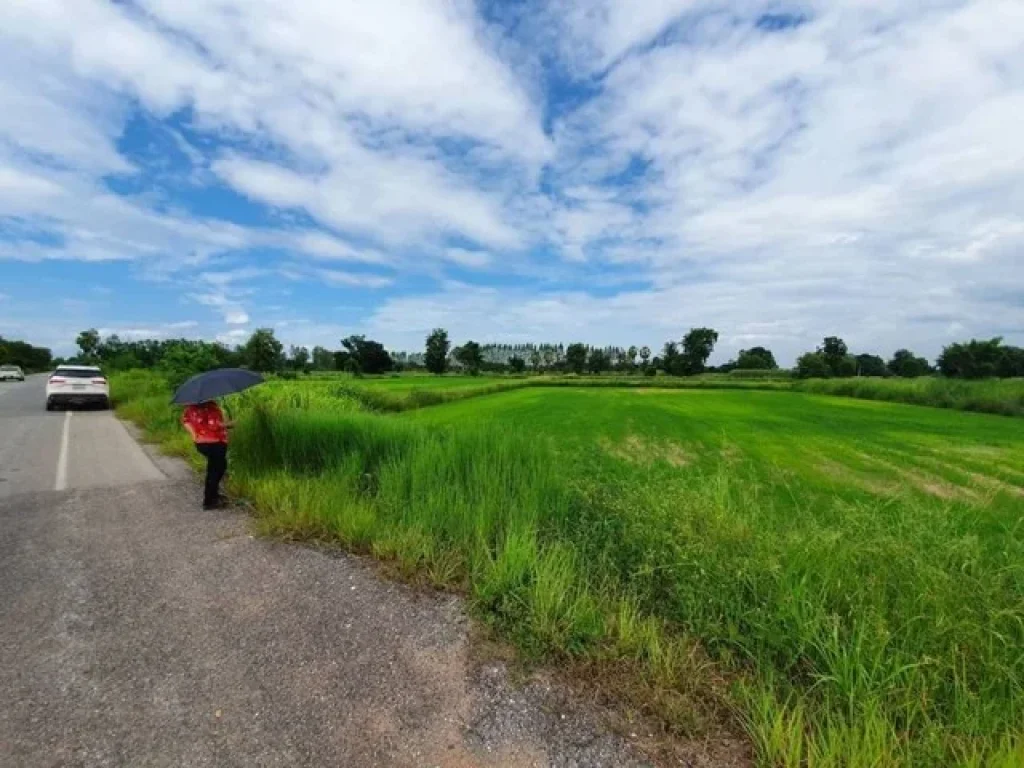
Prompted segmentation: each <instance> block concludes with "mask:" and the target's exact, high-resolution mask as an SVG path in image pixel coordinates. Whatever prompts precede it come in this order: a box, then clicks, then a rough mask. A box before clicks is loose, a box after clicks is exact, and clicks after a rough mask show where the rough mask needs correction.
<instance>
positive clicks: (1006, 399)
mask: <svg viewBox="0 0 1024 768" xmlns="http://www.w3.org/2000/svg"><path fill="white" fill-rule="evenodd" d="M793 388H794V389H796V390H798V391H800V392H812V393H816V394H821V395H837V396H842V397H856V398H860V399H862V400H888V401H890V402H898V403H909V404H911V405H927V406H932V407H934V408H953V409H956V410H959V411H979V412H982V413H995V414H1000V415H1003V416H1024V379H987V380H982V381H967V380H964V379H946V378H941V377H938V376H925V377H921V378H917V379H876V378H864V377H861V378H854V379H807V380H798V381H794V382H793Z"/></svg>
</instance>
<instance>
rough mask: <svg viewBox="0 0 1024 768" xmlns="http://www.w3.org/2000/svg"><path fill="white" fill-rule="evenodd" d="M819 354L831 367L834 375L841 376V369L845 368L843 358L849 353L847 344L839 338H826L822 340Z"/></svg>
mask: <svg viewBox="0 0 1024 768" xmlns="http://www.w3.org/2000/svg"><path fill="white" fill-rule="evenodd" d="M818 352H819V353H820V354H821V356H822V357H823V358H824V360H825V364H826V365H827V366H828V367H829V370H830V371H831V372H832V375H833V376H838V375H840V373H841V371H840V369H841V368H842V367H843V358H845V357H846V355H847V353H848V352H849V350H848V349H847V346H846V342H845V341H843V340H842V339H841V338H839V337H838V336H826V337H825V338H824V339H823V340H822V344H821V346H820V347H818Z"/></svg>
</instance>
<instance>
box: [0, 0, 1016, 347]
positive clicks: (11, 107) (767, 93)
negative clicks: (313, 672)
mask: <svg viewBox="0 0 1024 768" xmlns="http://www.w3.org/2000/svg"><path fill="white" fill-rule="evenodd" d="M0 103H3V104H4V109H3V110H2V111H0V334H3V335H10V336H15V337H21V338H27V339H29V340H31V341H33V342H34V343H39V344H46V345H48V346H52V347H53V348H55V349H56V350H57V351H59V352H67V351H69V350H70V348H71V344H72V342H73V339H74V336H75V334H76V333H77V331H79V330H81V329H83V328H86V327H97V328H100V329H102V330H103V331H104V332H106V333H110V332H117V333H120V334H121V335H122V336H126V337H140V336H160V337H175V336H190V337H202V338H211V339H212V338H219V339H221V340H223V341H226V342H228V343H233V342H236V341H240V340H243V339H244V338H245V337H246V336H247V335H248V334H249V333H250V332H251V331H252V330H253V329H254V328H257V327H263V326H270V327H273V328H275V329H276V331H277V333H278V335H279V337H280V338H282V339H283V340H284V341H286V342H288V343H297V344H307V345H314V344H323V345H326V346H331V347H334V346H337V343H338V339H340V338H341V337H342V336H346V335H349V334H351V333H366V334H368V335H370V336H372V337H374V338H378V339H380V340H382V341H383V342H384V343H385V344H387V345H388V346H391V347H393V348H398V349H410V350H411V349H418V348H420V347H421V346H422V339H423V337H424V336H425V334H426V333H427V332H428V331H429V330H430V328H432V327H434V326H438V325H440V326H444V327H447V328H448V329H449V330H450V332H451V334H452V336H453V337H454V339H455V340H456V341H457V342H459V341H463V340H465V339H467V338H474V339H477V340H480V341H495V342H497V341H504V342H516V341H528V340H530V341H553V342H557V341H562V342H571V341H576V340H581V341H586V342H589V343H599V344H609V343H610V344H621V345H624V346H625V345H629V344H637V345H641V344H649V345H651V346H657V347H660V346H661V344H662V343H663V342H664V341H665V340H667V339H670V338H675V339H678V338H680V337H681V336H682V335H683V333H685V331H686V330H687V329H688V328H689V327H691V326H694V325H711V326H713V327H715V328H717V329H718V330H719V331H720V333H721V339H720V342H719V349H718V350H717V351H716V354H715V357H714V359H715V360H717V361H721V360H725V359H728V358H729V357H731V356H733V355H734V354H735V352H736V351H737V350H738V349H740V348H743V347H748V346H753V345H764V346H768V347H770V348H772V349H773V350H775V351H776V354H777V357H779V359H780V361H782V362H784V363H789V362H791V361H792V359H793V358H794V357H795V355H796V354H798V353H799V352H801V351H804V350H806V349H810V348H813V347H814V345H815V344H816V343H817V341H818V340H819V339H820V338H821V337H822V336H824V335H831V334H839V335H842V336H843V337H845V338H846V339H847V341H848V342H849V344H850V347H851V349H854V350H855V351H872V352H879V353H882V354H886V355H888V354H891V352H892V351H894V350H895V349H896V348H898V347H901V346H910V347H911V348H913V349H915V351H918V352H919V353H924V354H927V355H928V356H934V355H935V354H936V353H937V352H938V351H939V350H940V349H941V347H942V346H943V345H944V344H946V343H948V342H949V341H951V340H955V339H962V338H966V337H970V336H991V335H1002V336H1004V337H1006V338H1007V339H1008V340H1009V341H1012V342H1016V343H1024V183H1022V179H1024V7H1022V5H1021V4H1020V2H1019V1H1018V0H927V1H926V0H905V2H901V3H866V2H863V1H862V0H828V1H827V2H826V0H805V1H804V2H792V3H789V2H781V1H780V0H731V2H724V1H721V0H644V1H643V2H640V3H637V2H635V1H634V0H591V2H588V3H585V4H584V3H578V2H577V3H574V2H567V1H565V0H548V1H546V2H542V1H541V0H520V1H519V2H514V3H510V2H493V3H473V2H470V1H469V0H375V2H373V3H365V2H359V1H358V0H336V1H335V2H330V3H325V2H312V1H311V0H308V1H306V2H303V1H302V0H299V1H298V2H294V3H281V2H278V1H277V0H123V1H122V2H111V1H109V0H75V2H69V1H68V0H9V1H8V2H5V3H2V4H0Z"/></svg>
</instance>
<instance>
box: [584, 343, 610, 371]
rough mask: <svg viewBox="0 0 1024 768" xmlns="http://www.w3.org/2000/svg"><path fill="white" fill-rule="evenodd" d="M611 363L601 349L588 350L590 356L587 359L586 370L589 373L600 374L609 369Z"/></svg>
mask: <svg viewBox="0 0 1024 768" xmlns="http://www.w3.org/2000/svg"><path fill="white" fill-rule="evenodd" d="M611 365H612V361H611V358H610V357H609V356H608V353H607V352H605V351H604V350H603V349H597V348H594V349H592V350H590V356H589V357H588V358H587V368H588V369H589V370H590V372H591V373H601V372H602V371H607V370H608V369H609V368H611Z"/></svg>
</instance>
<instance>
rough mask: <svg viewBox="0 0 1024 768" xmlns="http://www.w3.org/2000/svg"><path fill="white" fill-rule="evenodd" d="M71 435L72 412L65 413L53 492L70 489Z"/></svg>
mask: <svg viewBox="0 0 1024 768" xmlns="http://www.w3.org/2000/svg"><path fill="white" fill-rule="evenodd" d="M70 434H71V411H64V434H62V435H61V437H60V456H59V457H58V458H57V481H56V482H55V483H54V484H53V490H55V491H63V490H64V489H65V488H67V487H68V436H69V435H70Z"/></svg>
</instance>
